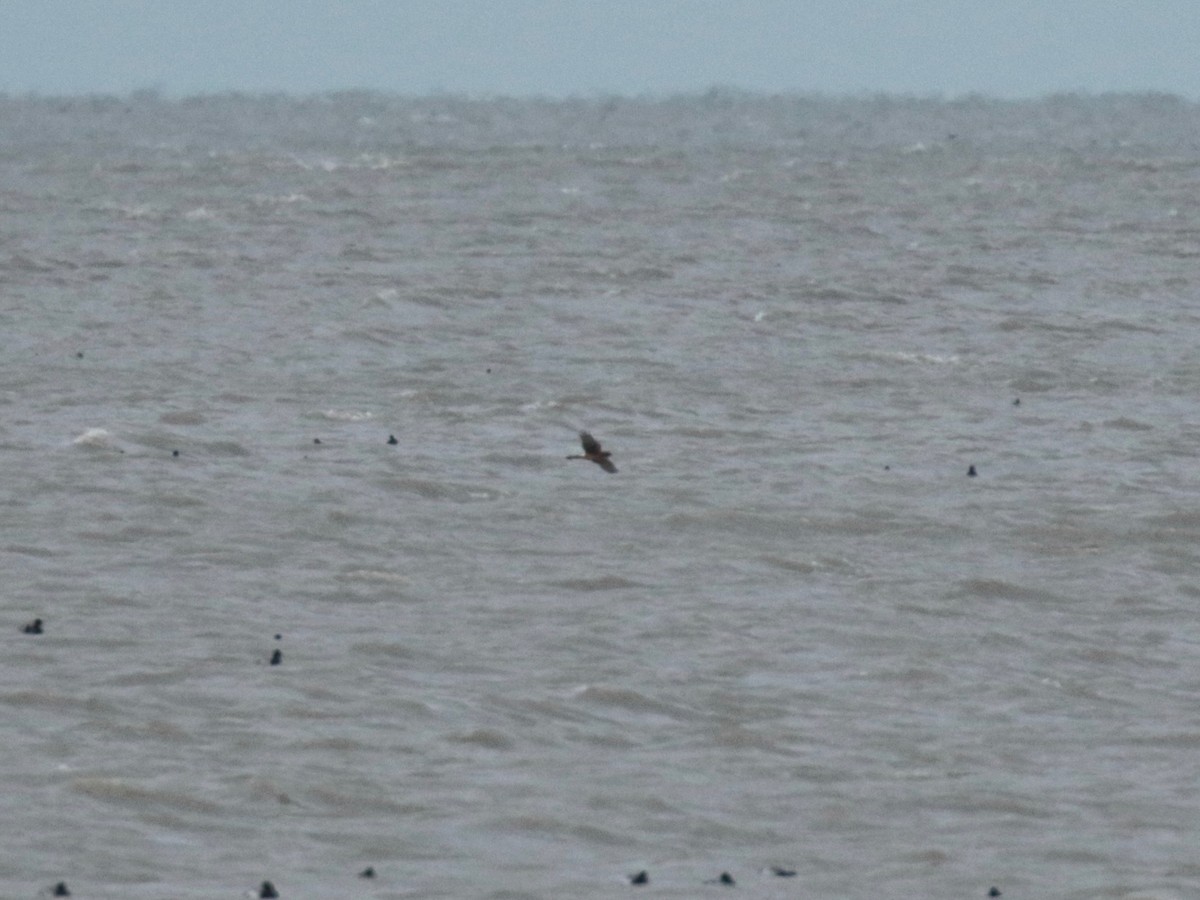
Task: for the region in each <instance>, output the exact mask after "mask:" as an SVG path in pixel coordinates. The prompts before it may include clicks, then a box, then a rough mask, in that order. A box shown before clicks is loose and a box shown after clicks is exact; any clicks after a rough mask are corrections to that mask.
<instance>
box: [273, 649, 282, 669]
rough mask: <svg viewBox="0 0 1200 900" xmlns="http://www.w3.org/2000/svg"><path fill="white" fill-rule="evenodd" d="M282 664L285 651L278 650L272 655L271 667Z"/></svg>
mask: <svg viewBox="0 0 1200 900" xmlns="http://www.w3.org/2000/svg"><path fill="white" fill-rule="evenodd" d="M281 662H283V651H282V650H276V651H275V652H274V653H272V654H271V665H273V666H277V665H279V664H280V663H281Z"/></svg>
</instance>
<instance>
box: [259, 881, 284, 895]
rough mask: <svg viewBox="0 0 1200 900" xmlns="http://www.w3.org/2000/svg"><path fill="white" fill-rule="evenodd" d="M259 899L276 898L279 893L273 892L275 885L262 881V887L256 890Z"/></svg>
mask: <svg viewBox="0 0 1200 900" xmlns="http://www.w3.org/2000/svg"><path fill="white" fill-rule="evenodd" d="M258 896H259V897H278V896H279V891H277V890H275V885H273V884H271V882H269V881H264V882H263V883H262V887H260V888H259V889H258Z"/></svg>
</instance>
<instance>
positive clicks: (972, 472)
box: [967, 466, 979, 478]
mask: <svg viewBox="0 0 1200 900" xmlns="http://www.w3.org/2000/svg"><path fill="white" fill-rule="evenodd" d="M978 474H979V473H978V472H977V471H975V467H974V466H971V467H970V468H968V469H967V477H968V478H974V477H975V476H976V475H978Z"/></svg>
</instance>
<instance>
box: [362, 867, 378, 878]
mask: <svg viewBox="0 0 1200 900" xmlns="http://www.w3.org/2000/svg"><path fill="white" fill-rule="evenodd" d="M358 877H359V878H374V877H375V867H374V866H367V867H366V868H365V869H363V870H362V871H361V872H359V873H358Z"/></svg>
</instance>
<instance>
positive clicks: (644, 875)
mask: <svg viewBox="0 0 1200 900" xmlns="http://www.w3.org/2000/svg"><path fill="white" fill-rule="evenodd" d="M629 883H630V884H649V883H650V873H649V872H647V871H646V870H645V869H642V871H640V872H638V873H637V874H636V875H630V876H629Z"/></svg>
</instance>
